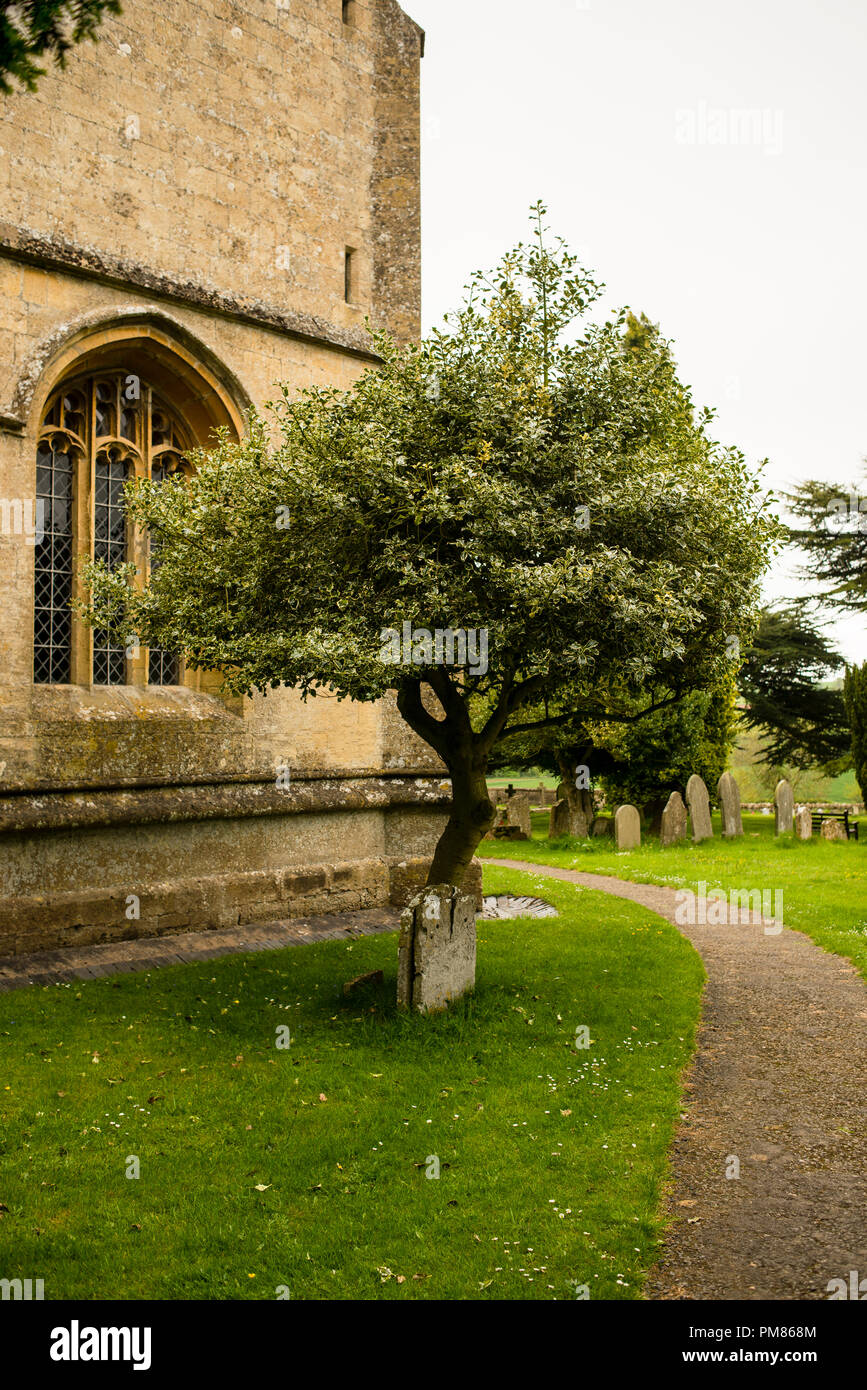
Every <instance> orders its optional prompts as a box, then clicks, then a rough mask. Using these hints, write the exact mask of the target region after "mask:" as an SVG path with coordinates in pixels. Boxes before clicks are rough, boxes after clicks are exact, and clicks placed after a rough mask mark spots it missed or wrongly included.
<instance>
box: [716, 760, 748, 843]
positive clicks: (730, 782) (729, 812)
mask: <svg viewBox="0 0 867 1390" xmlns="http://www.w3.org/2000/svg"><path fill="white" fill-rule="evenodd" d="M717 794H718V796H719V805H720V812H721V814H722V833H723V838H724V839H727V840H732V839H734V838H735V836H737V835H743V833H744V826H743V821H742V820H741V792H740V787H739V786H738V784H737V782H736V781H735V779H734V777H732V775H731V773H730V772H724V773H723V775H722V777H721V778H720V779H719V782H718V783H717Z"/></svg>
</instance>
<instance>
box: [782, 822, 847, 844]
mask: <svg viewBox="0 0 867 1390" xmlns="http://www.w3.org/2000/svg"><path fill="white" fill-rule="evenodd" d="M778 833H779V832H778ZM822 839H823V840H846V839H848V836H847V834H846V827H845V825H844V824H843V822H842V821H841V820H823V821H822Z"/></svg>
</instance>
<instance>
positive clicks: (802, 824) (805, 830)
mask: <svg viewBox="0 0 867 1390" xmlns="http://www.w3.org/2000/svg"><path fill="white" fill-rule="evenodd" d="M795 834H796V835H797V837H798V839H799V840H811V839H812V838H813V813H812V811H811V810H810V808H809V806H799V807H798V809H797V811H796V812H795Z"/></svg>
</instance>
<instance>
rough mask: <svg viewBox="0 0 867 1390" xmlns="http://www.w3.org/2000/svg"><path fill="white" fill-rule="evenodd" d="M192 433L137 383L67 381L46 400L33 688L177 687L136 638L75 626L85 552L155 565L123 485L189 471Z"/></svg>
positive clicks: (134, 379) (113, 562) (166, 665)
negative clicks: (73, 603)
mask: <svg viewBox="0 0 867 1390" xmlns="http://www.w3.org/2000/svg"><path fill="white" fill-rule="evenodd" d="M192 447H193V439H192V436H191V433H190V431H189V430H188V429H187V427H186V426H185V425H184V423H183V422H182V420H181V419H180V418H179V416H178V415H177V414H176V412H174V411H173V410H172V409H171V407H170V405H169V404H168V403H167V402H166V401H165V400H163V399H162V397H161V396H160V395H159V394H158V393H157V392H156V391H154V390H153V389H152V388H151V387H150V386H149V385H148V384H147V383H146V382H144V381H143V380H141V378H140V377H138V376H135V375H130V374H128V373H126V374H125V373H123V372H106V373H102V374H91V375H89V376H86V377H79V378H76V379H74V380H72V381H69V382H67V383H65V384H64V385H63V386H61V387H60V388H59V389H58V390H56V391H55V392H54V394H53V395H52V396H51V397H50V398H49V400H48V403H47V405H46V407H45V410H44V412H43V416H42V424H41V428H40V432H39V443H38V448H37V457H36V501H37V536H36V540H37V545H36V547H35V564H36V590H35V610H34V644H33V679H34V681H35V682H36V683H37V684H50V685H66V684H70V683H75V684H84V685H87V684H91V683H92V684H93V685H128V684H145V683H148V684H150V685H177V684H178V683H179V681H180V678H181V671H180V662H179V661H178V658H177V657H176V656H174V655H173V654H171V653H169V652H163V651H159V650H156V649H151V650H150V651H144V652H142V651H141V649H140V648H139V647H138V645H137V643H136V642H135V641H134V639H133V637H132V635H131V637H130V640H129V642H127V643H126V644H125V645H118V643H117V642H116V641H113V640H112V639H111V638H110V636H109V634H108V633H105V632H100V631H95V632H93V633H92V634H91V633H90V632H89V630H88V629H87V628H85V627H84V626H83V625H82V624H80V623H78V622H76V621H75V620H74V618H73V615H72V613H71V612H70V608H69V603H70V599H72V598H74V597H77V596H79V594H80V591H81V586H80V581H79V575H78V566H79V560H80V557H81V556H82V555H84V556H92V557H93V558H94V559H97V560H103V561H104V562H105V564H106V565H107V566H108V568H109V569H114V568H115V567H116V566H118V565H121V564H123V563H124V562H125V561H126V560H133V559H134V560H135V561H136V563H137V565H138V569H139V572H140V573H146V572H147V569H148V566H151V567H152V566H153V565H155V564H157V563H158V552H157V549H156V546H155V545H151V547H150V549H149V548H148V546H147V543H146V542H144V541H143V540H142V538H141V537H140V536H138V535H137V534H136V533H135V531H134V528H133V527H132V526H131V525H130V523H129V521H128V519H127V516H126V508H125V502H124V488H125V486H126V484H127V482H129V481H130V480H131V479H133V478H151V479H153V480H154V481H157V482H162V481H164V480H165V479H166V478H167V477H169V476H171V475H172V474H173V473H176V472H177V471H178V470H182V469H184V468H185V467H186V466H187V465H186V461H185V458H184V455H185V453H186V452H187V451H188V450H189V449H191V448H192Z"/></svg>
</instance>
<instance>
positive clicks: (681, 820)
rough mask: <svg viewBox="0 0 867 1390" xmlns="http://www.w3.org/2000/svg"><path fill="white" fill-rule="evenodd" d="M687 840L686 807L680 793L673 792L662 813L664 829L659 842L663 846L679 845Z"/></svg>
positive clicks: (660, 833) (661, 831)
mask: <svg viewBox="0 0 867 1390" xmlns="http://www.w3.org/2000/svg"><path fill="white" fill-rule="evenodd" d="M685 839H686V807H685V806H684V804H683V797H682V796H681V794H680V792H672V793H671V796H670V797H669V798H668V801H667V802H666V804H665V810H664V811H663V813H662V829H661V830H660V832H659V842H660V844H661V845H662V846H663V848H664V847H665V846H666V845H674V844H677V841H678V840H685Z"/></svg>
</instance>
